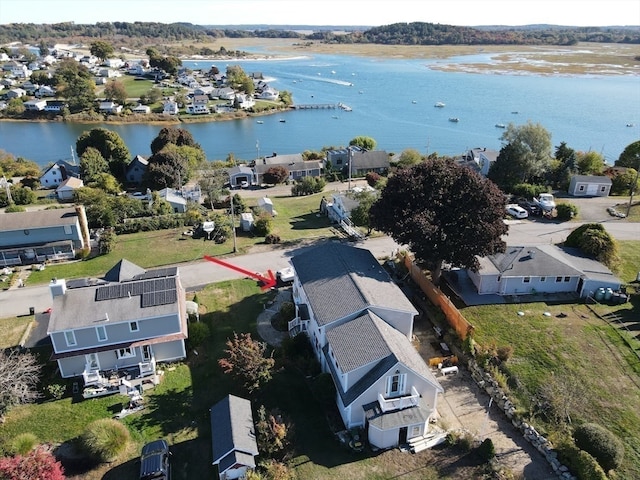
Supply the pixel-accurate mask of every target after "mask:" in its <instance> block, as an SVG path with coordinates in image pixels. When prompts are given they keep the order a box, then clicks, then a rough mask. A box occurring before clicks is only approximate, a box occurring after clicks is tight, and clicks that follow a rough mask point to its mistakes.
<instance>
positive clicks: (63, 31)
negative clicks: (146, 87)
mask: <svg viewBox="0 0 640 480" xmlns="http://www.w3.org/2000/svg"><path fill="white" fill-rule="evenodd" d="M290 28H293V27H290ZM345 30H349V29H345ZM251 37H254V38H297V39H300V40H314V41H322V42H331V43H372V44H385V45H572V44H575V43H578V42H594V43H627V44H639V43H640V26H629V27H622V26H612V27H571V26H567V27H564V26H554V25H540V26H531V25H525V26H513V27H506V26H495V27H463V26H455V25H445V24H434V23H427V22H412V23H394V24H391V25H383V26H380V27H373V28H369V29H366V30H365V29H362V28H361V29H353V30H350V31H347V33H340V34H336V33H334V32H333V31H332V30H327V29H322V28H318V30H316V31H314V32H313V33H311V34H303V33H299V32H296V31H294V30H291V29H287V28H275V27H274V28H266V29H261V28H255V29H248V28H246V29H242V28H235V29H232V28H216V27H211V26H206V25H194V24H191V23H182V22H177V23H169V24H167V23H158V22H98V23H96V24H76V23H74V22H63V23H54V24H34V23H10V24H5V25H3V26H2V29H1V30H0V43H8V42H15V41H20V42H23V43H37V42H41V41H43V40H44V41H45V42H48V43H52V44H53V43H55V41H56V40H60V39H65V40H72V41H77V42H82V41H86V40H87V39H94V38H110V39H112V41H114V43H116V44H121V45H129V46H131V45H132V44H135V45H137V46H138V47H142V46H143V45H146V44H148V43H149V42H152V41H157V40H160V39H162V40H163V42H173V41H184V40H191V41H207V40H208V41H213V40H217V39H221V38H251Z"/></svg>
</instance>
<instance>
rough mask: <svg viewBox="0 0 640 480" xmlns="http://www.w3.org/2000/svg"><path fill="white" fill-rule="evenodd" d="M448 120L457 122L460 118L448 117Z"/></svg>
mask: <svg viewBox="0 0 640 480" xmlns="http://www.w3.org/2000/svg"><path fill="white" fill-rule="evenodd" d="M449 121H450V122H453V123H458V122H459V121H460V119H459V118H458V117H449Z"/></svg>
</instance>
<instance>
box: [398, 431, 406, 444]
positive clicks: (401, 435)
mask: <svg viewBox="0 0 640 480" xmlns="http://www.w3.org/2000/svg"><path fill="white" fill-rule="evenodd" d="M407 429H408V427H400V433H399V434H398V443H399V444H400V445H402V444H403V443H407Z"/></svg>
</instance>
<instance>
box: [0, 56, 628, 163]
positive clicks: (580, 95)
mask: <svg viewBox="0 0 640 480" xmlns="http://www.w3.org/2000/svg"><path fill="white" fill-rule="evenodd" d="M462 58H464V60H465V61H467V62H468V61H469V60H472V61H474V62H491V58H490V56H489V55H482V54H478V55H473V56H465V57H460V58H453V59H447V60H415V59H410V60H408V59H401V60H398V59H388V58H368V57H366V58H365V57H357V56H350V55H308V56H304V57H292V58H287V59H265V60H252V61H230V62H213V61H208V60H200V59H197V60H189V61H184V62H183V63H184V65H185V66H187V67H189V68H192V69H202V70H208V69H209V68H210V67H211V66H212V65H216V66H217V67H218V68H219V69H220V70H224V69H226V67H227V65H229V64H231V65H235V64H239V65H241V66H242V67H243V68H244V69H245V71H246V72H247V73H253V72H260V73H262V74H263V75H264V76H265V77H267V78H269V80H270V85H272V86H273V87H274V88H276V89H278V90H287V91H290V92H291V93H292V94H293V100H294V103H295V104H297V105H305V104H307V105H308V104H323V105H324V104H326V105H333V106H337V105H338V104H344V105H347V106H348V107H349V108H350V109H351V111H346V110H343V109H340V108H338V107H336V108H331V109H309V110H290V111H285V112H278V113H276V114H273V115H267V116H261V117H250V118H245V119H239V120H229V121H216V122H206V123H193V124H188V123H187V124H180V125H178V126H179V127H181V128H185V129H187V130H189V131H190V132H191V133H192V135H193V136H194V138H195V140H196V141H197V142H199V143H200V144H201V146H202V147H203V149H204V150H205V152H206V155H207V158H208V159H209V160H225V159H226V158H227V156H229V155H230V154H232V155H233V156H234V157H235V158H236V160H237V161H251V160H253V159H255V158H256V157H259V156H264V155H270V154H272V153H274V152H275V153H279V154H291V153H300V152H303V151H305V150H320V149H322V148H323V147H330V146H331V147H340V146H345V145H347V144H348V143H349V141H350V140H351V139H352V138H354V137H356V136H359V135H364V136H369V137H372V138H373V139H374V140H376V142H377V147H376V148H377V149H379V150H386V151H387V152H389V153H401V152H402V151H403V150H404V149H407V148H412V149H416V150H418V151H420V152H421V153H422V154H430V153H434V152H437V153H438V154H439V155H450V156H455V155H460V154H462V153H463V152H465V151H466V150H468V149H470V148H474V147H481V148H482V147H484V148H489V149H494V150H499V149H500V148H501V146H502V142H501V140H500V136H501V135H502V133H503V132H504V129H503V128H501V126H502V125H505V126H506V125H508V124H509V123H514V124H516V125H522V124H524V123H526V122H527V121H531V122H533V123H539V124H540V125H542V126H543V127H544V128H545V129H547V130H548V131H549V132H550V133H551V136H552V146H553V149H555V147H556V146H558V145H560V143H561V142H565V143H566V144H567V146H568V147H570V148H573V149H575V150H580V151H597V152H599V153H601V154H602V155H603V156H604V157H605V160H606V161H607V163H610V164H613V163H614V162H615V160H617V158H618V157H619V155H620V153H622V151H623V150H624V148H625V147H626V146H627V145H629V144H630V143H632V142H635V141H637V140H639V139H640V109H639V108H638V105H640V78H638V77H637V76H617V75H600V76H536V75H522V74H513V75H511V74H494V73H466V72H443V71H438V70H434V69H432V68H430V66H432V65H434V64H437V63H438V62H445V61H446V62H447V63H453V62H459V61H461V59H462ZM437 103H442V104H444V106H443V107H442V108H438V107H436V106H435V105H436V104H437ZM453 118H457V119H458V121H457V122H453V121H450V119H453ZM257 120H260V122H261V123H257ZM627 125H632V126H631V127H629V126H627ZM164 126H165V125H162V124H153V125H152V124H95V125H94V124H67V123H62V122H9V121H3V122H0V149H2V150H5V151H7V152H9V153H12V154H13V155H15V156H20V157H24V158H26V159H29V160H33V161H36V162H37V163H38V164H40V165H42V166H45V165H47V164H48V163H51V162H55V161H57V160H62V159H65V160H71V159H72V155H71V149H72V148H75V142H76V139H77V138H78V136H79V135H80V134H81V133H82V132H83V131H86V130H90V129H91V128H96V127H105V128H108V129H110V130H114V131H116V132H117V133H118V134H119V135H120V136H121V137H122V138H123V140H124V142H125V143H126V145H127V147H128V148H129V151H130V153H131V156H132V157H133V156H135V155H142V156H148V155H150V144H151V141H152V140H153V138H155V136H157V134H158V132H159V131H160V129H161V128H163V127H164Z"/></svg>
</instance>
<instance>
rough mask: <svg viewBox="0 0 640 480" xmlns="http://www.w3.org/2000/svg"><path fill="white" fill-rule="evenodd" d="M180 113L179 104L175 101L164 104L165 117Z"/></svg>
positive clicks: (163, 112)
mask: <svg viewBox="0 0 640 480" xmlns="http://www.w3.org/2000/svg"><path fill="white" fill-rule="evenodd" d="M178 112H179V108H178V104H177V103H176V102H175V101H173V100H167V101H165V102H164V103H163V106H162V114H163V115H177V114H178Z"/></svg>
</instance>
